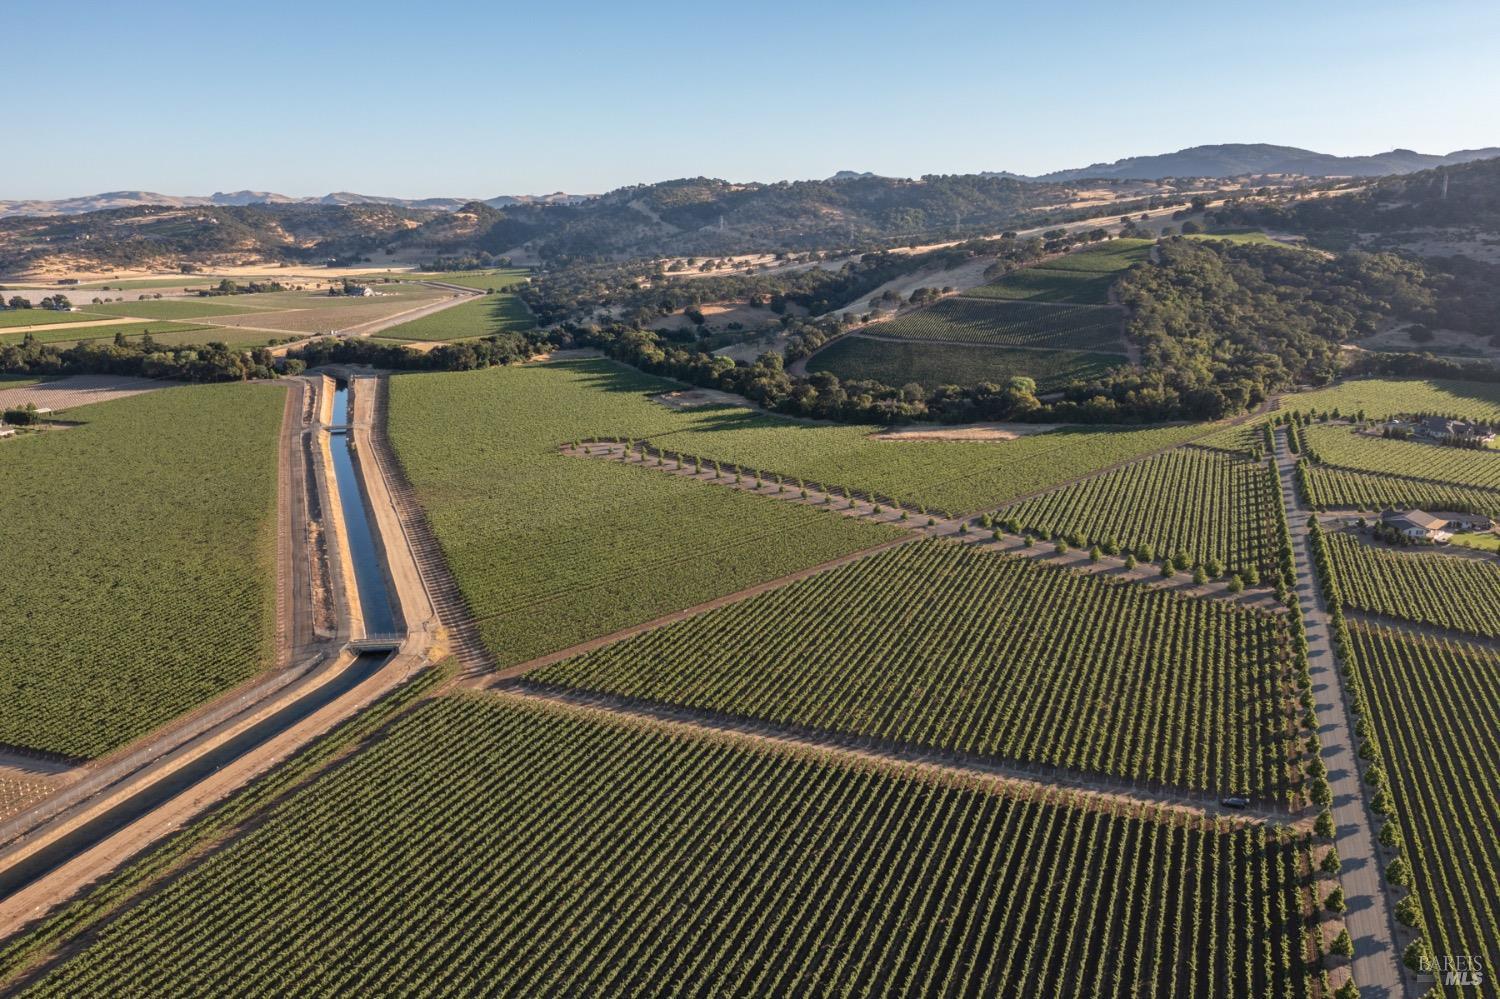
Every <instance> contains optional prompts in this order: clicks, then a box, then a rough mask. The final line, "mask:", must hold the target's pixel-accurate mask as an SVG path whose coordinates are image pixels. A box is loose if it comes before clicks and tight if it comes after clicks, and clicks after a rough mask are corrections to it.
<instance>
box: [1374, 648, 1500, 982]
mask: <svg viewBox="0 0 1500 999" xmlns="http://www.w3.org/2000/svg"><path fill="white" fill-rule="evenodd" d="M1350 631H1351V633H1352V638H1353V642H1354V652H1355V654H1354V656H1353V666H1354V670H1355V673H1356V675H1357V676H1358V680H1359V683H1360V684H1361V686H1362V688H1363V691H1364V694H1365V698H1366V700H1367V701H1368V704H1369V716H1370V722H1371V724H1372V726H1373V731H1372V733H1371V734H1372V735H1373V737H1374V738H1375V739H1376V740H1377V741H1378V742H1379V744H1380V746H1381V749H1382V756H1383V758H1384V760H1385V763H1386V768H1387V777H1388V778H1389V780H1390V789H1391V797H1392V798H1393V802H1394V807H1395V815H1394V819H1393V820H1392V821H1395V822H1396V823H1397V825H1398V828H1399V829H1400V830H1401V834H1402V840H1403V847H1402V852H1403V854H1404V856H1405V857H1406V858H1407V860H1408V862H1409V863H1410V864H1411V867H1412V881H1413V883H1412V894H1413V896H1414V897H1415V898H1416V900H1417V903H1418V905H1419V906H1420V908H1421V914H1422V922H1423V923H1424V925H1425V926H1426V930H1427V932H1426V935H1427V937H1428V938H1429V941H1430V943H1431V945H1432V949H1433V951H1434V952H1435V953H1437V954H1468V955H1473V956H1474V957H1476V958H1478V960H1479V961H1480V966H1481V967H1483V968H1484V969H1485V970H1486V976H1485V986H1486V988H1485V990H1481V991H1474V990H1471V989H1467V988H1465V989H1460V990H1457V991H1456V992H1455V991H1449V990H1447V989H1443V990H1442V991H1441V992H1440V993H1438V990H1437V989H1436V988H1434V990H1433V992H1434V993H1438V994H1441V995H1445V996H1454V995H1478V994H1487V995H1494V994H1495V985H1494V979H1493V978H1492V977H1490V975H1491V973H1492V972H1493V970H1494V968H1495V967H1496V965H1497V962H1500V794H1496V774H1497V773H1500V744H1497V742H1496V740H1495V719H1496V718H1497V717H1500V654H1497V653H1495V652H1494V651H1491V650H1486V649H1482V648H1479V647H1477V646H1474V645H1469V644H1467V643H1463V642H1447V641H1439V640H1436V639H1431V638H1421V637H1416V636H1411V635H1405V634H1401V633H1399V632H1395V631H1391V630H1388V629H1385V628H1366V627H1362V626H1360V625H1358V624H1355V625H1353V626H1352V627H1351V628H1350Z"/></svg>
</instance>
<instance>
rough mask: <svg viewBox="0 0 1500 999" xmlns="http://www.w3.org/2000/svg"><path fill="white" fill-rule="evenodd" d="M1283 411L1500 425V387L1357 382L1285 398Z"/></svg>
mask: <svg viewBox="0 0 1500 999" xmlns="http://www.w3.org/2000/svg"><path fill="white" fill-rule="evenodd" d="M1281 408H1282V409H1295V410H1301V411H1302V412H1304V413H1306V412H1312V411H1316V412H1319V413H1321V412H1331V411H1332V410H1335V409H1336V410H1338V411H1339V412H1340V413H1342V414H1343V415H1345V416H1348V415H1349V414H1351V413H1357V412H1359V411H1360V410H1364V413H1365V418H1366V419H1371V420H1379V419H1385V418H1387V417H1391V416H1399V415H1401V414H1405V413H1440V414H1443V415H1449V416H1457V417H1462V418H1463V419H1468V420H1484V421H1490V422H1494V421H1500V384H1496V383H1491V382H1460V381H1450V380H1443V379H1431V380H1422V379H1392V378H1362V379H1356V380H1354V381H1347V382H1340V383H1339V384H1337V385H1335V386H1333V387H1331V388H1326V389H1317V390H1314V391H1311V392H1300V393H1298V394H1296V395H1288V396H1284V397H1282V399H1281Z"/></svg>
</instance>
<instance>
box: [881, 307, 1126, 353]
mask: <svg viewBox="0 0 1500 999" xmlns="http://www.w3.org/2000/svg"><path fill="white" fill-rule="evenodd" d="M1123 321H1124V314H1123V313H1121V312H1120V310H1119V309H1112V308H1103V307H1099V306H1094V305H1049V304H1046V303H1038V302H1005V301H995V300H993V299H985V298H967V297H963V296H960V297H957V298H945V299H943V300H942V301H940V302H937V303H936V304H934V305H931V306H928V307H927V308H925V309H920V310H918V311H916V312H912V313H909V314H907V315H904V316H899V317H897V318H895V319H891V320H889V321H888V322H882V323H876V324H874V325H872V326H870V327H869V328H868V329H867V330H866V331H865V332H867V333H869V334H870V335H871V336H879V337H892V338H895V339H899V340H951V341H954V342H957V343H973V344H988V345H990V346H993V347H1049V348H1064V349H1068V350H1088V351H1095V352H1103V353H1119V352H1120V351H1121V350H1122V349H1123V347H1124V339H1123Z"/></svg>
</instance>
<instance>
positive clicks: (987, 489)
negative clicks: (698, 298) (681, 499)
mask: <svg viewBox="0 0 1500 999" xmlns="http://www.w3.org/2000/svg"><path fill="white" fill-rule="evenodd" d="M882 429H883V428H881V427H875V426H860V425H852V426H851V425H829V424H812V423H798V422H791V421H788V420H782V419H778V418H776V417H772V416H764V415H760V414H756V413H751V412H747V411H746V410H743V409H732V408H724V409H718V410H705V411H703V412H702V417H701V419H700V421H699V422H698V424H697V425H696V426H695V427H693V428H690V429H687V430H684V431H683V432H680V433H674V434H671V435H669V436H665V437H662V438H660V439H659V440H658V441H657V443H659V444H661V445H662V446H664V447H667V448H672V449H676V450H680V451H682V452H684V453H686V454H691V455H699V456H702V457H705V458H714V459H717V460H720V461H732V462H736V463H738V464H742V465H745V466H747V467H750V468H760V469H764V470H766V471H769V472H775V473H778V474H781V475H786V476H790V477H793V478H804V479H811V480H816V481H819V482H823V483H825V484H828V485H835V486H846V487H848V488H850V489H859V490H864V491H867V492H874V493H878V494H880V495H883V496H889V497H891V498H893V499H895V500H897V501H898V502H901V503H907V504H922V505H925V506H927V507H930V508H932V509H935V510H949V511H956V512H963V511H970V510H978V509H982V508H984V507H990V506H998V505H1000V504H1001V503H1004V502H1006V501H1007V500H1011V499H1014V498H1016V497H1017V496H1020V495H1023V494H1025V493H1030V492H1034V491H1036V490H1038V489H1045V488H1048V487H1051V486H1056V485H1060V484H1061V483H1063V482H1067V481H1068V480H1070V479H1073V478H1076V477H1078V476H1081V475H1086V474H1089V473H1091V472H1095V471H1098V470H1099V469H1101V468H1104V467H1105V466H1107V465H1111V464H1114V463H1116V462H1119V461H1125V460H1128V459H1131V458H1136V457H1139V456H1141V455H1143V454H1147V453H1149V452H1151V451H1155V450H1158V449H1160V448H1164V447H1169V446H1171V445H1173V444H1177V443H1180V442H1182V441H1183V440H1186V439H1187V438H1189V437H1192V436H1193V435H1194V434H1198V433H1201V432H1202V427H1201V426H1199V425H1186V426H1160V427H1141V428H1122V427H1103V428H1100V427H1066V428H1063V429H1061V430H1054V431H1051V432H1048V433H1041V434H1035V435H1031V436H1027V437H1022V438H1019V439H1017V440H1013V441H1005V442H1001V443H979V442H959V441H941V442H930V441H929V442H919V441H885V440H878V439H876V438H873V437H872V436H871V435H872V434H875V433H878V432H879V431H880V430H882Z"/></svg>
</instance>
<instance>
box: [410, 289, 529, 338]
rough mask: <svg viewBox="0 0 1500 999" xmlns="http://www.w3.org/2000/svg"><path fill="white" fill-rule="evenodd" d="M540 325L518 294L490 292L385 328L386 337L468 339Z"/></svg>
mask: <svg viewBox="0 0 1500 999" xmlns="http://www.w3.org/2000/svg"><path fill="white" fill-rule="evenodd" d="M535 325H536V322H535V321H534V320H533V319H532V318H531V313H530V312H528V311H527V310H526V306H524V305H522V304H521V300H520V299H519V298H516V297H515V296H514V295H503V294H502V295H486V296H485V297H484V298H481V299H477V300H475V301H473V302H465V303H464V304H462V305H455V306H453V307H452V308H449V309H443V310H442V311H441V312H434V313H432V314H431V315H428V316H422V317H421V318H419V319H413V320H412V321H411V322H409V323H402V324H401V325H400V326H393V327H391V328H390V329H388V330H382V331H381V333H380V338H381V339H383V340H412V341H421V340H465V339H470V338H473V337H480V336H490V335H491V334H494V333H508V332H511V331H514V330H528V329H531V328H532V327H533V326H535Z"/></svg>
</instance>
